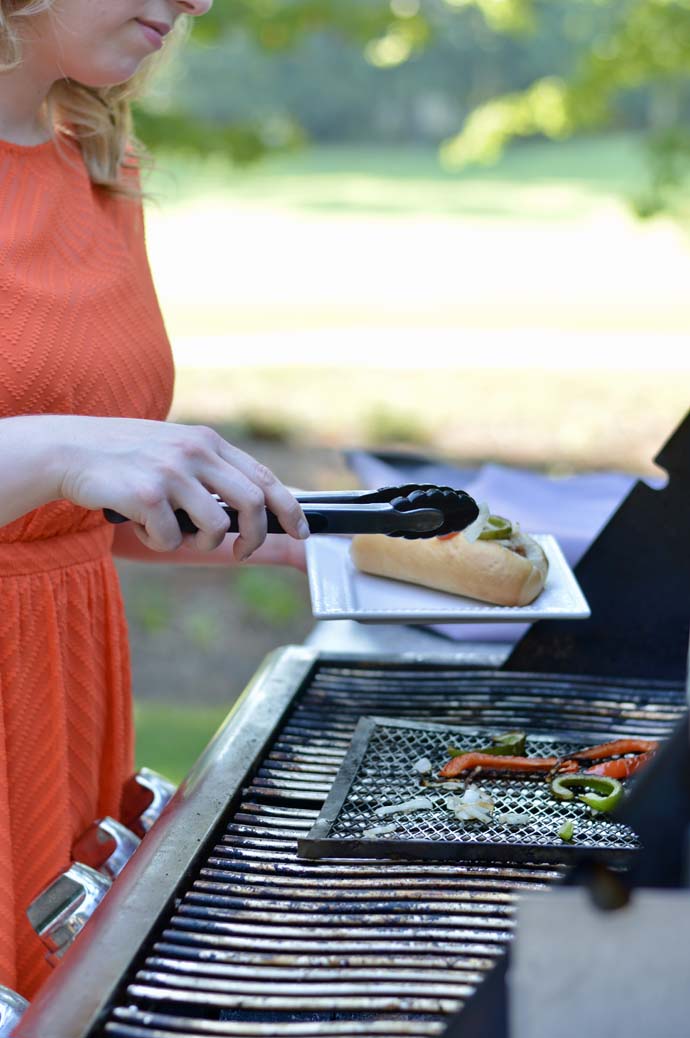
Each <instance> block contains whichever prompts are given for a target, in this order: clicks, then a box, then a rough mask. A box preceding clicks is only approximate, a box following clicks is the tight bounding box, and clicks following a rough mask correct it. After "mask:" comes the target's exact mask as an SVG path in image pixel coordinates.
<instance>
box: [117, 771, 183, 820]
mask: <svg viewBox="0 0 690 1038" xmlns="http://www.w3.org/2000/svg"><path fill="white" fill-rule="evenodd" d="M176 789H177V786H175V785H173V783H172V782H170V781H169V780H168V779H167V778H164V777H163V776H162V775H159V774H158V772H157V771H152V770H151V768H140V769H139V771H137V773H136V775H132V777H131V779H128V781H127V782H126V783H125V787H124V789H123V791H122V811H121V814H122V821H123V822H124V824H125V825H126V826H127V828H128V829H131V830H132V831H133V832H135V833H136V834H137V836H144V835H145V834H146V833H147V832H148V831H149V829H150V828H151V826H152V825H153V823H154V822H155V821H156V819H157V818H158V816H159V815H160V813H161V812H162V810H163V808H164V807H165V805H166V804H167V803H168V801H169V800H170V799H172V796H173V794H174V793H175V791H176Z"/></svg>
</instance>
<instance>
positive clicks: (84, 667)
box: [0, 142, 173, 999]
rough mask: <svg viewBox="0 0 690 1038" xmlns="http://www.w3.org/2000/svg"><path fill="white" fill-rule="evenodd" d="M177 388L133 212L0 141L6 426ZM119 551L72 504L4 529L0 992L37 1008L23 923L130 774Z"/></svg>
mask: <svg viewBox="0 0 690 1038" xmlns="http://www.w3.org/2000/svg"><path fill="white" fill-rule="evenodd" d="M172 388H173V365H172V357H171V353H170V346H169V343H168V339H167V336H166V333H165V328H164V325H163V321H162V318H161V314H160V310H159V307H158V303H157V300H156V295H155V290H154V287H153V283H152V280H151V274H150V271H149V266H148V262H147V258H146V250H145V243H144V232H143V218H142V212H141V206H140V205H139V204H138V203H136V202H132V201H129V200H123V199H114V198H112V197H109V196H106V195H104V194H103V193H102V192H99V191H98V190H94V188H93V187H92V185H91V182H90V180H89V178H88V175H87V172H86V169H85V167H84V165H83V163H82V162H81V157H80V154H79V151H78V149H77V148H76V146H75V145H74V144H73V143H71V142H62V146H61V148H58V146H57V145H56V144H55V143H54V142H48V143H46V144H42V145H38V146H37V147H23V146H19V145H14V144H9V143H7V142H0V418H6V417H10V416H13V415H30V414H58V413H59V414H82V415H100V416H123V417H132V418H149V419H160V420H162V419H164V418H165V417H166V415H167V413H168V410H169V407H170V402H171V398H172ZM1 449H2V439H1V428H0V450H1ZM0 492H1V488H0ZM112 538H113V530H112V527H111V526H109V525H108V524H107V523H106V522H105V520H104V519H103V516H102V514H101V513H100V512H93V511H87V510H86V509H83V508H78V507H76V506H75V505H72V504H71V503H69V502H67V501H55V502H52V503H50V504H48V505H45V506H43V507H41V508H38V509H36V510H35V511H33V512H31V513H29V514H28V515H25V516H23V517H22V518H20V519H17V520H16V521H15V522H12V523H10V524H9V525H6V526H4V527H0V983H1V984H5V985H7V986H9V987H11V988H14V989H15V990H17V991H19V992H20V993H21V994H22V995H24V996H25V997H27V998H29V999H30V998H31V997H32V995H33V994H34V993H35V992H36V990H37V988H38V987H39V986H40V984H41V982H42V981H43V980H44V979H45V977H46V976H47V974H48V973H49V972H50V967H48V966H47V964H46V962H45V960H44V949H43V946H42V944H41V942H40V941H39V939H38V938H37V937H36V936H35V934H34V933H33V931H32V930H31V928H30V926H29V924H28V921H27V919H26V914H25V913H26V908H27V906H28V904H29V902H30V901H31V900H32V899H33V898H34V897H35V896H36V895H37V894H38V893H39V891H40V890H41V889H42V888H43V887H44V886H45V885H46V884H47V883H49V882H50V881H51V880H52V879H53V878H54V877H55V876H56V875H57V873H58V872H60V871H62V870H63V869H64V868H67V867H68V865H69V863H70V861H71V855H70V851H71V847H72V844H73V842H74V840H75V839H76V838H77V837H78V836H79V835H80V834H81V833H82V832H83V831H84V829H86V828H87V826H88V825H89V824H90V823H91V822H92V821H94V819H96V818H99V817H101V816H103V815H106V814H107V815H113V816H114V817H118V812H119V805H120V794H121V789H122V784H123V782H124V781H125V779H126V778H127V777H128V776H129V775H130V774H131V772H132V770H133V753H132V749H133V745H132V744H133V738H132V714H131V692H130V672H129V655H128V643H127V630H126V624H125V616H124V610H123V606H122V601H121V598H120V591H119V585H118V579H117V574H116V571H115V568H114V565H113V561H112V555H111V547H112Z"/></svg>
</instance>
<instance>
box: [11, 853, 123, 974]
mask: <svg viewBox="0 0 690 1038" xmlns="http://www.w3.org/2000/svg"><path fill="white" fill-rule="evenodd" d="M110 885H111V881H110V880H109V879H106V877H105V876H102V875H101V873H100V872H96V871H95V869H90V868H89V866H88V865H81V864H80V863H79V862H75V863H74V864H73V865H71V866H70V867H69V868H68V869H67V871H66V872H62V873H61V874H60V875H59V876H58V877H57V878H56V879H54V880H53V882H52V883H50V884H49V885H48V886H47V887H46V888H45V889H44V890H42V891H41V893H40V894H39V895H38V897H37V898H34V900H33V901H32V902H31V904H30V905H29V907H28V909H27V910H26V914H27V915H28V917H29V922H30V923H31V925H32V926H33V928H34V930H35V931H36V933H37V934H38V936H39V937H40V938H41V940H42V941H43V943H44V944H45V946H46V948H47V949H48V954H47V955H46V958H47V960H48V962H49V963H50V964H51V966H57V964H58V962H59V961H60V959H61V958H62V956H63V955H64V954H65V952H66V951H67V949H68V948H69V946H70V945H71V944H72V942H73V941H74V940H75V938H76V937H77V936H78V935H79V933H80V932H81V931H82V929H83V928H84V926H85V925H86V923H87V922H88V921H89V919H90V918H91V916H92V915H93V913H94V911H95V910H96V908H97V906H98V905H99V904H100V903H101V901H102V900H103V898H104V897H105V895H106V894H107V892H108V890H109V889H110Z"/></svg>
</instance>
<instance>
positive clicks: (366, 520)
mask: <svg viewBox="0 0 690 1038" xmlns="http://www.w3.org/2000/svg"><path fill="white" fill-rule="evenodd" d="M223 511H224V512H225V514H226V515H227V517H228V519H229V520H230V525H229V527H228V533H237V532H238V529H239V528H238V525H237V511H236V510H235V509H234V508H230V507H229V506H228V505H223ZM302 511H303V512H304V517H305V519H306V520H307V524H308V526H309V531H310V533H347V534H355V533H397V532H400V533H408V532H409V533H412V534H415V533H417V534H422V533H430V532H432V531H433V530H436V529H438V528H439V527H440V526H441V525H442V524H443V515H442V514H441V512H439V511H438V509H436V508H416V509H414V510H413V511H409V512H400V511H398V509H397V508H393V507H392V505H389V504H385V503H383V504H360V505H346V506H345V505H342V504H330V503H328V504H327V503H324V504H318V505H317V504H314V505H311V506H310V505H303V507H302ZM103 512H104V515H105V517H106V519H107V520H108V522H109V523H126V522H128V519H127V518H126V516H123V515H120V514H119V513H118V512H114V511H113V510H112V509H110V508H105V509H103ZM175 517H176V519H177V522H178V523H179V526H180V529H181V531H182V533H196V532H197V530H198V528H197V526H196V525H195V524H194V522H193V520H192V519H191V518H190V517H189V515H188V514H187V512H185V511H184V510H183V509H182V508H177V509H176V510H175ZM266 520H267V528H268V533H285V530H284V529H283V527H282V526H281V525H280V523H279V521H278V519H277V517H276V516H275V515H274V514H273V512H269V511H268V509H266Z"/></svg>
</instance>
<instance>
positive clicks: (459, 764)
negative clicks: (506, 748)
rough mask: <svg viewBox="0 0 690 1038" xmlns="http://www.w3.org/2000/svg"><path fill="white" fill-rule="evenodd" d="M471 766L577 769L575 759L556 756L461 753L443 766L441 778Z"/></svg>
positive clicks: (533, 769)
mask: <svg viewBox="0 0 690 1038" xmlns="http://www.w3.org/2000/svg"><path fill="white" fill-rule="evenodd" d="M471 768H485V769H486V771H524V772H534V773H540V772H549V771H553V770H554V768H557V769H558V770H559V771H563V772H567V771H578V766H577V764H576V763H575V761H571V760H563V761H562V760H560V759H559V758H558V757H497V756H494V754H492V753H462V754H461V755H460V756H459V757H453V758H452V759H451V760H449V761H448V763H447V764H445V765H444V766H443V768H442V769H441V771H440V772H439V775H440V776H441V778H453V777H454V776H455V775H459V774H460V772H462V771H469V770H470V769H471Z"/></svg>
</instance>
